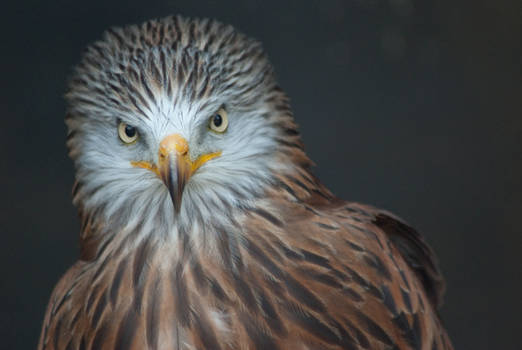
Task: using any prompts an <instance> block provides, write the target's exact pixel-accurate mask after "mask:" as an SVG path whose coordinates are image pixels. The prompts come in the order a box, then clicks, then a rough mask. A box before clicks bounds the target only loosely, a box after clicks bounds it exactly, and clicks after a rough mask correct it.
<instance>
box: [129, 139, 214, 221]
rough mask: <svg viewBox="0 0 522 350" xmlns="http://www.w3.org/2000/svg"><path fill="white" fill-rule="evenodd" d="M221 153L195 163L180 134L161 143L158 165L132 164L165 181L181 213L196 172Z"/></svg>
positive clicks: (204, 157) (202, 157) (175, 207)
mask: <svg viewBox="0 0 522 350" xmlns="http://www.w3.org/2000/svg"><path fill="white" fill-rule="evenodd" d="M220 155H221V152H214V153H208V154H204V155H202V156H200V157H199V158H198V159H196V160H195V161H194V162H193V161H192V160H191V159H190V155H189V146H188V143H187V140H185V139H184V138H183V136H181V135H180V134H172V135H168V136H166V137H165V138H164V139H163V140H162V141H161V142H160V147H159V154H158V165H157V166H155V165H152V164H150V163H148V162H143V161H141V162H131V163H132V165H133V166H135V167H139V168H145V169H148V170H151V171H153V172H154V173H156V175H158V176H159V178H160V179H161V180H162V181H163V183H164V184H165V186H167V189H168V190H169V193H170V198H171V199H172V204H173V205H174V210H175V211H176V213H179V211H180V209H181V199H182V196H183V190H184V188H185V185H186V184H187V182H188V181H189V179H190V177H191V176H192V175H193V174H194V172H195V171H196V170H197V169H198V168H199V167H201V166H202V165H203V164H204V163H206V162H207V161H209V160H211V159H212V158H215V157H218V156H220Z"/></svg>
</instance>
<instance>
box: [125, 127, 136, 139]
mask: <svg viewBox="0 0 522 350" xmlns="http://www.w3.org/2000/svg"><path fill="white" fill-rule="evenodd" d="M125 135H127V136H128V137H134V135H136V128H135V127H133V126H130V125H127V126H125Z"/></svg>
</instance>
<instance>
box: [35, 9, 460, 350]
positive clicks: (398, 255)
mask: <svg viewBox="0 0 522 350" xmlns="http://www.w3.org/2000/svg"><path fill="white" fill-rule="evenodd" d="M156 48H160V49H158V50H156ZM147 50H149V51H150V52H149V51H147ZM176 50H178V51H176ZM120 51H124V52H125V55H128V56H129V57H127V56H125V55H121V57H123V58H121V57H120V56H119V55H118V54H119V53H120ZM200 51H201V52H204V53H205V55H206V59H208V60H209V62H210V63H208V62H207V64H208V66H207V67H203V66H202V65H203V61H200V56H199V55H200ZM172 52H174V54H175V55H177V56H176V57H177V58H176V59H177V61H175V60H172V59H171V60H170V61H169V60H168V58H166V53H170V54H172ZM218 54H223V55H224V58H223V57H221V58H220V61H218V62H219V64H217V63H216V62H217V61H216V62H214V61H212V59H213V57H215V55H218ZM116 56H117V58H118V59H120V58H121V60H120V61H121V62H120V61H118V62H119V64H118V65H115V66H114V65H113V66H111V69H108V68H107V67H105V66H104V65H109V63H110V62H112V61H111V60H113V59H114V57H116ZM134 56H136V57H137V59H138V58H139V60H138V61H136V62H137V63H136V62H134V61H133V62H131V63H132V64H130V68H129V67H126V66H125V65H124V63H128V61H132V60H134V59H135V58H136V57H134ZM263 57H264V56H263V55H262V51H261V49H260V47H259V45H258V44H256V43H255V42H253V41H251V40H248V39H246V38H245V37H243V36H241V35H239V34H235V32H234V31H233V29H231V28H230V27H227V26H223V25H221V24H219V23H216V22H209V21H204V20H203V21H191V20H185V19H181V18H170V19H165V20H162V21H161V22H156V21H152V22H147V23H145V24H143V26H142V27H140V28H138V27H135V26H134V27H130V28H127V29H125V30H119V29H114V30H110V31H109V32H108V34H107V35H106V41H105V42H99V43H97V44H95V45H93V46H92V47H91V48H90V49H89V50H88V54H87V56H86V58H85V59H84V61H82V64H81V65H80V66H79V68H78V70H77V71H78V72H77V75H76V76H75V77H74V78H73V81H72V86H73V88H72V92H71V93H70V94H69V102H70V103H71V104H72V105H74V106H75V107H77V108H71V110H72V111H73V112H76V114H75V113H72V114H69V117H68V120H67V122H68V126H69V128H70V129H71V130H72V131H71V132H70V133H69V134H70V135H69V136H70V137H69V138H68V146H69V148H70V155H71V157H72V158H73V159H75V160H77V159H78V158H80V157H81V156H82V152H81V150H80V148H81V147H82V145H83V143H82V142H84V139H82V137H85V135H82V133H83V134H84V133H85V131H84V130H83V129H82V126H83V125H87V124H88V123H89V121H90V119H88V117H87V116H86V115H84V114H86V112H85V111H92V110H95V111H97V112H99V113H97V114H96V115H97V116H99V115H103V113H102V112H103V110H104V108H105V107H107V106H117V107H118V108H120V109H119V110H123V109H124V108H126V110H127V111H130V112H133V113H137V114H141V115H142V116H143V117H148V118H150V117H151V116H150V115H147V113H146V112H144V109H147V110H149V109H150V108H151V106H149V104H151V103H155V102H156V95H155V91H156V90H158V89H162V93H165V94H167V96H168V97H169V98H172V99H173V100H176V99H178V98H182V97H179V96H178V95H176V93H177V92H179V91H182V92H184V95H183V94H181V93H180V96H181V95H183V96H185V95H186V96H188V98H190V99H198V98H199V99H202V98H203V97H208V96H209V95H211V94H212V93H216V91H218V92H223V91H228V89H229V88H230V89H231V87H232V86H234V88H235V89H236V90H234V92H235V94H234V95H230V96H232V97H231V98H232V99H233V100H234V101H236V102H237V101H240V102H242V103H243V104H247V105H248V104H251V103H253V102H252V101H257V100H259V99H262V100H263V103H264V107H263V108H266V110H268V111H269V112H263V118H264V119H263V120H264V121H265V122H266V123H265V124H268V125H270V126H272V127H274V128H275V129H274V130H277V132H275V133H274V134H275V136H274V138H275V142H276V145H277V147H276V148H277V149H276V150H274V153H275V154H274V155H272V156H273V158H271V161H273V162H279V163H281V164H290V165H291V166H289V167H288V168H285V171H281V173H277V172H276V171H274V173H273V174H272V175H271V176H272V178H271V179H270V181H265V182H262V183H263V186H264V187H262V189H263V191H264V192H262V193H261V194H258V195H256V196H253V197H252V198H249V199H248V200H245V201H243V202H241V205H233V204H231V203H232V202H230V201H228V202H227V201H223V203H222V206H221V204H219V205H220V206H219V211H218V210H216V211H217V212H218V214H217V215H222V216H224V217H226V219H227V220H226V221H223V222H226V224H223V223H222V222H220V221H219V220H216V221H215V222H214V221H212V220H210V219H211V218H208V217H204V218H203V219H204V220H202V221H205V225H206V226H205V227H204V228H202V227H203V225H199V222H195V223H194V225H193V227H187V226H188V225H186V224H185V225H184V224H179V225H178V223H175V224H172V223H173V222H175V221H170V223H171V224H172V225H177V226H176V227H175V230H172V232H175V235H177V236H176V237H175V239H173V238H172V237H169V234H170V231H168V232H167V229H166V227H165V225H166V223H165V217H162V216H158V217H157V221H154V219H155V218H156V217H154V216H149V217H129V216H131V215H130V214H129V211H127V212H125V213H127V214H126V215H127V216H125V215H123V214H122V215H119V216H118V214H119V213H120V212H117V211H114V213H113V214H112V216H111V220H108V219H106V217H105V216H103V215H101V213H102V212H103V210H105V209H106V207H105V206H107V205H108V204H105V206H100V207H94V208H92V207H89V208H88V207H87V203H88V200H87V199H89V196H93V195H94V194H99V193H100V191H103V185H104V184H98V185H97V186H92V184H89V183H88V182H87V181H86V180H85V179H86V178H89V179H91V180H92V178H93V170H92V169H91V168H85V167H83V168H82V166H83V164H81V162H80V164H79V163H78V162H77V166H79V167H80V169H79V170H81V171H79V172H81V176H79V177H80V178H79V179H78V181H77V183H76V185H75V188H74V191H73V195H74V202H75V204H76V205H77V206H78V207H79V212H80V219H81V237H80V238H81V256H80V260H79V261H78V262H77V263H76V264H75V265H74V266H73V267H71V268H70V269H69V271H68V272H67V273H66V274H65V275H64V276H63V277H62V279H61V280H60V282H59V283H58V284H57V286H56V288H55V289H54V291H53V293H52V296H51V299H50V301H49V305H48V307H47V311H46V315H45V319H44V323H43V327H42V332H41V336H40V341H39V345H38V349H39V350H44V349H45V350H70V349H102V350H103V349H129V350H131V349H151V350H155V349H176V350H182V349H187V350H188V349H190V350H192V349H209V350H240V349H241V350H243V349H245V350H247V349H248V350H262V349H281V350H287V349H288V350H304V349H329V350H334V349H353V350H360V349H422V350H428V349H429V350H434V349H439V350H449V349H452V345H451V343H450V341H449V338H448V336H447V334H446V331H445V330H444V328H443V326H442V325H441V321H440V319H439V317H438V313H437V309H438V307H439V306H440V304H441V301H442V295H443V292H444V282H443V278H442V275H441V273H440V271H439V269H438V267H437V263H436V259H435V256H434V254H433V252H432V251H431V249H430V248H429V247H428V246H427V244H426V243H425V242H424V241H423V239H422V237H421V236H420V235H419V234H418V233H417V232H416V231H415V230H413V229H412V228H411V227H409V226H408V225H407V224H405V223H404V222H402V221H401V220H400V219H398V218H396V217H394V216H393V215H392V214H390V213H387V212H385V211H381V210H378V209H375V208H371V207H369V206H365V205H361V204H357V203H350V202H345V201H343V200H340V199H338V198H336V197H335V196H334V195H333V194H332V193H330V192H329V191H328V190H327V189H326V188H325V187H324V186H323V185H322V184H321V183H320V182H319V180H318V179H316V178H315V177H314V176H313V175H312V173H311V171H310V166H311V164H312V162H311V161H310V160H309V158H308V157H307V156H306V154H305V153H304V150H303V145H302V142H301V140H300V138H299V133H298V131H297V127H296V125H295V123H294V122H293V118H292V114H291V111H290V107H289V103H288V98H287V97H286V96H285V95H284V93H283V92H282V91H281V90H280V88H279V87H278V86H277V84H275V82H274V81H273V80H272V79H273V77H272V75H271V68H270V66H269V65H268V63H267V60H266V59H265V58H263ZM189 61H190V62H189ZM107 62H109V63H107ZM122 62H123V63H122ZM143 62H145V63H143ZM172 62H177V63H178V64H179V67H176V68H175V69H173V68H172V64H173V63H172ZM238 62H243V64H244V65H243V66H241V65H239V66H237V67H236V65H234V64H237V63H238ZM113 63H114V62H112V63H111V64H113ZM142 63H143V64H142ZM223 65H224V68H223ZM100 67H102V68H103V67H105V68H107V69H105V68H104V69H101V68H100ZM245 67H247V69H245ZM99 68H100V69H99ZM205 69H207V73H208V74H209V76H212V79H210V78H209V76H207V77H206V78H205V77H204V76H205V74H206V73H205V72H204V70H205ZM252 70H255V74H253V73H252ZM115 72H119V73H118V74H120V73H121V74H122V75H121V76H118V78H115V77H116V76H117V74H116V73H115ZM218 73H219V74H218ZM186 74H188V76H185V75H186ZM223 76H226V77H227V79H237V78H238V77H240V79H239V82H240V83H241V84H244V85H241V84H235V85H234V84H233V82H235V80H230V81H227V80H226V79H225V78H223ZM252 76H254V77H256V78H255V79H254V78H252ZM104 79H108V81H109V82H107V81H106V80H104ZM208 79H210V80H211V81H210V80H208ZM180 82H181V83H180ZM217 82H220V83H221V84H222V85H219V84H218V83H217ZM174 83H177V84H178V85H175V86H174ZM261 83H263V84H264V85H263V87H262V88H260V87H259V86H260V84H261ZM223 84H224V85H223ZM138 87H139V88H138ZM253 90H255V93H254V94H252V91H253ZM156 92H157V91H156ZM230 96H229V97H230ZM173 105H175V103H174V102H173ZM89 108H94V109H89ZM152 116H154V115H153V114H152ZM98 122H99V121H98ZM254 158H255V157H254ZM254 161H257V159H255V160H254ZM254 175H255V174H254ZM82 176H83V178H82ZM89 176H90V177H89ZM252 176H253V175H252ZM141 180H143V179H142V178H140V181H141ZM108 181H109V180H108ZM110 181H112V179H110ZM263 181H264V180H263ZM155 184H157V183H155ZM89 185H91V186H89ZM118 188H119V187H118ZM225 189H226V190H229V193H232V194H236V193H237V197H238V198H239V199H241V198H242V197H244V196H245V194H244V192H240V191H236V189H235V188H225ZM164 192H165V193H166V191H164ZM151 193H152V194H154V195H159V194H158V191H156V192H154V191H151ZM163 199H165V198H164V197H163ZM153 200H154V201H155V200H156V198H152V199H150V201H149V202H147V203H145V204H143V205H144V206H146V205H150V206H152V204H153V202H154V201H153ZM205 205H206V203H205ZM211 205H212V206H218V205H216V203H210V204H209V206H211ZM193 210H194V212H196V214H197V215H202V214H201V213H200V212H198V210H199V208H198V207H194V208H193ZM132 213H133V214H135V212H132ZM172 215H176V213H175V212H174V211H172ZM197 215H194V216H195V217H197ZM198 219H201V218H199V217H198ZM207 219H208V220H207ZM133 220H134V221H133ZM128 221H131V222H134V223H135V225H127V223H128ZM136 222H137V223H136ZM145 222H146V223H145ZM151 222H153V224H151ZM209 222H210V223H209ZM190 224H192V223H190ZM146 225H148V226H147V227H148V228H149V231H147V232H146V233H144V232H143V227H144V226H146ZM178 226H179V227H178ZM200 226H201V227H200ZM150 227H152V228H153V230H150ZM150 231H151V232H150Z"/></svg>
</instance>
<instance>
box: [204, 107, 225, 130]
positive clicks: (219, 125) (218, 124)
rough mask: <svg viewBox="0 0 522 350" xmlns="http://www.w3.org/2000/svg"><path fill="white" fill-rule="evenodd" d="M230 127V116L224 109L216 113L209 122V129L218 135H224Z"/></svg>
mask: <svg viewBox="0 0 522 350" xmlns="http://www.w3.org/2000/svg"><path fill="white" fill-rule="evenodd" d="M227 127H228V115H227V111H225V109H224V108H220V109H219V111H217V112H216V113H214V114H213V115H212V116H211V117H210V120H209V128H210V130H212V131H215V132H217V133H220V134H222V133H224V132H225V131H226V130H227Z"/></svg>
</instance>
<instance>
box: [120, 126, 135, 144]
mask: <svg viewBox="0 0 522 350" xmlns="http://www.w3.org/2000/svg"><path fill="white" fill-rule="evenodd" d="M118 136H120V140H122V141H123V143H125V144H131V143H134V142H136V140H137V139H138V130H136V128H135V127H134V126H132V125H129V124H127V123H124V122H120V125H118Z"/></svg>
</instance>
